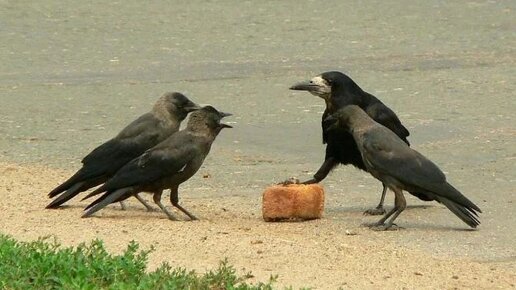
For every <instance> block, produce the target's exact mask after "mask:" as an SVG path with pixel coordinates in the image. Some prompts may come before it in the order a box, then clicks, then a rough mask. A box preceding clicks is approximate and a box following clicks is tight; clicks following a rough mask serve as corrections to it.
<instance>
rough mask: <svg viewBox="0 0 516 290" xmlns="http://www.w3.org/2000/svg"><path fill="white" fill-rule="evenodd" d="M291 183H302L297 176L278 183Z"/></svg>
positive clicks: (284, 184)
mask: <svg viewBox="0 0 516 290" xmlns="http://www.w3.org/2000/svg"><path fill="white" fill-rule="evenodd" d="M289 184H300V182H299V179H298V178H296V177H289V178H287V179H285V181H282V182H280V183H278V185H283V186H286V185H289Z"/></svg>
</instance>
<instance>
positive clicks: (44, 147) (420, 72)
mask: <svg viewBox="0 0 516 290" xmlns="http://www.w3.org/2000/svg"><path fill="white" fill-rule="evenodd" d="M93 2H95V3H92V1H87V2H73V3H72V2H66V1H37V2H30V3H29V2H24V1H6V0H3V1H0V39H2V45H0V63H1V65H0V160H1V161H6V162H16V163H21V164H27V165H30V164H33V163H40V164H48V165H49V166H50V167H56V168H67V169H70V170H72V169H75V168H77V167H78V166H79V160H80V157H82V156H84V155H85V154H86V153H88V152H89V150H91V149H93V148H94V147H95V146H97V145H98V144H100V143H102V142H103V141H105V140H107V139H108V138H110V137H112V136H113V135H114V134H115V133H116V132H118V131H119V130H120V129H121V128H122V127H123V126H124V125H125V124H126V123H127V122H129V121H130V120H132V119H134V118H135V117H136V116H138V115H140V114H141V113H143V112H145V111H147V110H149V109H150V106H151V104H152V103H153V102H154V101H155V100H156V98H157V97H158V96H159V95H160V94H162V93H163V92H165V91H180V92H184V93H185V94H187V95H188V96H189V97H190V98H191V99H192V100H194V101H196V102H198V103H203V104H212V105H214V106H215V107H217V108H219V109H221V110H224V111H228V112H232V113H234V114H235V116H234V117H233V118H232V119H230V120H228V121H232V122H233V125H234V127H235V128H234V129H232V130H227V131H225V132H223V133H222V134H221V135H220V136H219V138H218V140H217V141H216V143H215V145H214V147H213V150H212V154H211V155H210V156H209V158H208V159H207V161H206V162H205V165H204V167H203V169H202V170H203V171H204V172H209V173H210V174H211V175H212V178H214V180H216V181H217V183H216V185H215V189H216V190H215V192H218V193H215V194H214V193H210V194H212V195H213V197H214V198H219V197H220V198H223V197H224V195H228V194H230V195H237V196H238V195H240V196H242V198H256V197H257V196H259V195H260V193H261V191H262V190H263V188H264V187H265V186H267V185H268V184H270V183H272V182H276V181H280V180H283V179H285V178H286V177H289V176H298V177H299V178H301V179H305V178H308V177H310V176H311V174H313V173H314V171H315V170H317V169H318V167H319V165H320V163H321V161H322V158H323V152H324V147H323V145H322V144H321V132H320V131H321V130H320V124H319V121H320V116H321V113H322V111H323V108H324V107H323V105H324V104H323V102H322V101H321V100H319V99H317V98H316V97H313V96H311V95H309V94H307V93H302V92H292V91H289V90H288V87H289V86H290V85H291V84H293V83H294V82H297V81H300V80H304V79H308V78H310V77H312V76H313V75H315V74H318V73H320V72H322V71H325V70H330V69H331V70H340V71H344V72H346V73H348V74H349V75H350V76H351V77H352V78H353V79H355V80H356V82H357V83H358V84H359V85H361V86H362V88H363V89H365V90H366V91H368V92H370V93H372V94H375V95H376V96H377V97H379V98H380V99H381V100H383V101H384V102H385V103H386V104H388V105H389V106H390V107H391V108H392V109H393V110H394V111H396V112H397V113H398V115H399V116H400V118H401V119H402V121H403V122H404V124H406V125H407V126H408V128H409V129H410V131H411V133H412V134H411V137H410V141H411V143H412V144H413V147H414V148H415V149H417V150H419V151H420V152H422V153H423V154H424V155H426V156H427V157H429V158H430V159H432V160H433V161H435V162H436V163H437V164H438V165H439V166H440V167H441V168H442V169H443V170H444V171H445V172H446V173H447V175H448V178H449V180H450V182H451V183H452V184H454V185H455V186H456V187H457V188H459V189H460V190H461V191H462V192H463V193H464V194H465V195H466V196H468V197H469V198H470V199H472V200H473V201H474V202H476V203H477V204H478V205H479V206H480V207H481V208H482V210H483V212H484V213H483V214H482V215H481V221H482V225H481V226H480V228H479V230H478V231H473V232H471V231H462V230H461V229H464V228H465V225H463V224H461V222H460V221H459V220H458V219H456V218H455V217H454V216H453V215H452V214H449V213H448V212H447V210H446V209H444V208H443V207H442V206H439V205H436V204H430V203H422V202H420V201H418V200H416V199H413V198H410V199H408V203H409V205H411V204H412V205H416V207H414V208H411V209H409V210H407V212H406V213H403V214H402V215H401V216H400V218H399V219H398V223H399V224H400V225H402V226H404V227H406V228H407V230H404V231H402V232H399V233H397V234H395V235H391V234H389V235H385V236H384V238H385V239H395V240H397V241H399V243H400V245H404V246H409V247H414V248H420V249H423V250H425V251H430V252H434V253H437V254H444V255H449V254H451V255H457V256H461V257H464V256H467V257H472V258H474V259H480V260H490V261H506V262H507V261H508V262H509V263H510V264H512V265H515V264H516V246H515V243H514V241H515V240H516V230H515V228H516V219H514V218H513V216H512V213H513V212H514V210H515V209H516V166H515V165H514V162H515V161H516V145H515V144H516V122H515V120H514V119H515V117H514V111H516V97H515V96H514V92H515V91H516V84H515V79H516V66H515V63H516V50H515V48H516V20H515V19H516V17H515V15H514V13H515V9H516V2H514V1H411V0H410V1H409V0H407V1H388V2H386V1H338V0H335V1H297V0H296V1H293V0H290V1H259V2H258V1H227V0H223V1H172V2H173V3H171V2H170V1H151V2H146V4H141V3H142V2H141V1H120V2H112V3H105V1H93ZM195 182H197V183H202V180H201V179H197V180H196V181H195ZM323 185H324V186H325V187H326V189H327V194H328V201H327V211H326V216H327V217H329V218H334V219H335V222H339V219H346V218H348V219H349V218H351V219H354V220H356V222H357V223H361V222H363V221H364V219H365V218H363V217H362V216H361V215H360V212H361V211H363V210H364V209H365V208H367V207H369V206H373V205H375V204H376V202H377V199H378V197H379V192H380V184H379V183H378V182H377V181H375V180H374V179H373V178H371V177H369V176H368V175H367V174H365V173H364V172H359V171H357V170H355V169H353V168H341V169H338V170H336V171H335V172H333V174H332V175H331V176H330V177H328V178H327V179H326V180H325V181H324V183H323ZM199 194H200V195H202V194H203V193H199ZM221 202H223V199H221ZM390 202H392V195H391V196H390V197H389V200H388V203H390ZM426 205H429V206H426ZM348 213H350V214H349V215H347V214H348Z"/></svg>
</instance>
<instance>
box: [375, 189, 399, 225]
mask: <svg viewBox="0 0 516 290" xmlns="http://www.w3.org/2000/svg"><path fill="white" fill-rule="evenodd" d="M393 191H394V208H393V209H392V210H391V211H390V212H389V213H388V214H386V215H385V216H384V217H383V218H382V219H381V220H379V221H378V223H377V225H376V226H374V227H373V229H374V230H381V231H385V230H388V229H390V228H391V227H392V226H393V225H394V220H395V219H396V218H397V217H398V216H399V215H400V213H401V212H402V211H404V210H405V208H406V207H407V201H406V200H405V196H404V195H403V192H402V191H401V189H399V188H394V189H393ZM390 216H392V217H391V218H390V219H389V221H388V222H387V223H385V221H386V220H387V219H388V218H389V217H390Z"/></svg>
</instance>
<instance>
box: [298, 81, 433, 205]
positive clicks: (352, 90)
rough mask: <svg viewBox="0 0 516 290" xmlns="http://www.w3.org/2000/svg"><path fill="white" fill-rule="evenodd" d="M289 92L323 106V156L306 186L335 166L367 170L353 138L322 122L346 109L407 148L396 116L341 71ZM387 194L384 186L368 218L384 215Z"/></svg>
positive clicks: (303, 84) (407, 142) (403, 128)
mask: <svg viewBox="0 0 516 290" xmlns="http://www.w3.org/2000/svg"><path fill="white" fill-rule="evenodd" d="M290 89H291V90H300V91H308V92H310V93H311V94H313V95H315V96H318V97H320V98H322V99H323V100H324V102H325V103H326V109H325V110H324V113H323V115H322V131H323V133H322V137H323V144H326V155H325V158H324V162H323V164H322V165H321V167H320V168H319V170H317V172H316V173H315V175H314V176H313V178H312V179H310V180H307V181H305V182H303V183H305V184H309V183H317V182H320V181H322V180H323V179H325V178H326V176H328V174H329V173H330V171H331V170H332V169H334V168H335V167H336V166H337V165H338V164H343V165H347V164H352V165H354V166H355V167H357V168H359V169H362V170H367V168H366V166H365V164H364V162H363V161H362V158H361V156H360V152H359V150H358V148H357V145H356V143H355V140H353V136H352V135H351V134H350V133H348V132H347V131H346V130H343V129H336V130H332V131H329V130H327V129H328V124H327V123H326V122H325V121H324V120H325V119H326V118H327V117H328V116H330V115H331V114H333V113H335V112H336V111H337V110H339V109H340V108H343V107H345V106H348V105H357V106H359V107H360V108H362V109H363V110H364V111H365V112H366V113H367V114H368V115H369V116H370V117H371V118H373V119H374V120H375V121H376V122H378V123H380V124H382V125H384V126H385V127H387V128H388V129H390V130H391V131H392V132H394V133H395V134H396V135H397V136H398V137H399V138H401V140H403V142H405V143H406V144H407V145H409V141H408V140H407V137H408V136H409V131H408V130H407V128H405V126H403V125H402V124H401V122H400V120H399V119H398V116H396V114H395V113H394V112H393V111H392V110H391V109H389V107H387V106H386V105H384V104H383V103H382V102H381V101H380V100H378V99H377V98H376V97H375V96H373V95H371V94H369V93H367V92H365V91H364V90H362V89H361V88H360V87H359V86H358V85H357V84H356V83H355V82H354V81H353V80H352V79H351V78H350V77H348V76H347V75H345V74H343V73H341V72H338V71H329V72H325V73H322V74H320V75H318V76H316V77H314V78H312V79H311V80H310V81H306V82H301V83H297V84H295V85H293V86H292V87H290ZM386 192H387V186H386V185H385V184H383V190H382V196H381V198H380V202H379V204H378V206H376V208H372V209H368V210H367V211H365V212H364V213H365V214H370V215H381V214H383V213H385V209H384V208H383V203H384V200H385V194H386ZM413 194H414V195H415V196H417V197H419V198H420V199H423V200H431V197H430V196H428V195H427V194H424V193H417V192H415V193H413Z"/></svg>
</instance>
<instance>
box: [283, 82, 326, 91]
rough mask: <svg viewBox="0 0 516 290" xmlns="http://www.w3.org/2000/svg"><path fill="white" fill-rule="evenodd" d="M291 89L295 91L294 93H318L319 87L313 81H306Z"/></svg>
mask: <svg viewBox="0 0 516 290" xmlns="http://www.w3.org/2000/svg"><path fill="white" fill-rule="evenodd" d="M289 89H291V90H294V91H309V92H313V91H317V90H318V89H319V85H317V84H315V83H313V82H311V81H305V82H300V83H296V84H294V85H293V86H291V87H290V88H289Z"/></svg>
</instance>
